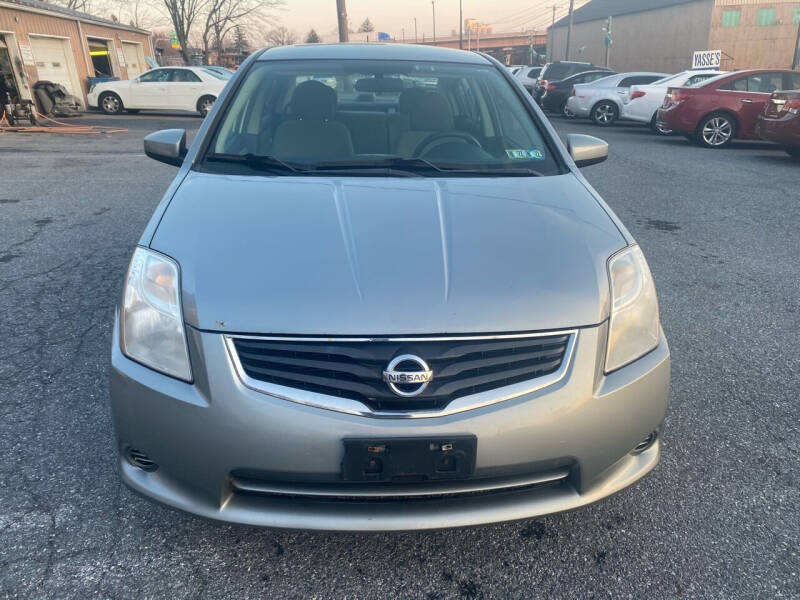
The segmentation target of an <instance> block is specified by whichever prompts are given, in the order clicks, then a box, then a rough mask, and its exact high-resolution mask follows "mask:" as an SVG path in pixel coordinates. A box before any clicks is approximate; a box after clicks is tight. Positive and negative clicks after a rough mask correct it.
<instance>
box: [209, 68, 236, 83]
mask: <svg viewBox="0 0 800 600" xmlns="http://www.w3.org/2000/svg"><path fill="white" fill-rule="evenodd" d="M203 71H205V72H206V73H208V74H209V75H211V76H212V77H216V78H217V79H222V80H227V79H230V78H231V77H233V73H231V72H230V71H228V70H227V69H223V68H219V69H214V68H211V67H205V68H204V69H203Z"/></svg>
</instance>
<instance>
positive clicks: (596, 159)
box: [567, 133, 608, 168]
mask: <svg viewBox="0 0 800 600" xmlns="http://www.w3.org/2000/svg"><path fill="white" fill-rule="evenodd" d="M567 150H569V155H570V156H571V157H572V160H574V161H575V164H576V165H577V166H578V167H579V168H580V167H588V166H589V165H596V164H597V163H601V162H603V161H604V160H605V159H607V158H608V144H607V143H606V142H605V141H604V140H601V139H600V138H596V137H594V136H591V135H582V134H580V133H570V134H569V135H568V136H567Z"/></svg>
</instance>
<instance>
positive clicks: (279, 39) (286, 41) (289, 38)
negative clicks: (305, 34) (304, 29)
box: [264, 25, 298, 46]
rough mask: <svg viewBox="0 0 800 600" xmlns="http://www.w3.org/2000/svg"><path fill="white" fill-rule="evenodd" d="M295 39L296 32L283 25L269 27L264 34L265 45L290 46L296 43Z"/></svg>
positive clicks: (296, 37)
mask: <svg viewBox="0 0 800 600" xmlns="http://www.w3.org/2000/svg"><path fill="white" fill-rule="evenodd" d="M297 40H298V36H297V32H296V31H291V30H290V29H288V28H287V27H284V26H283V25H280V26H278V27H275V28H274V29H270V30H269V31H268V32H267V33H266V35H265V36H264V43H265V44H266V45H267V46H291V45H292V44H296V43H297Z"/></svg>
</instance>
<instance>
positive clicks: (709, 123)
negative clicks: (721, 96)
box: [696, 113, 736, 148]
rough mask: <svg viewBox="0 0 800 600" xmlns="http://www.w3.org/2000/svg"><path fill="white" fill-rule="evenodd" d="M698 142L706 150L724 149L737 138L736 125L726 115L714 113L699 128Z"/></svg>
mask: <svg viewBox="0 0 800 600" xmlns="http://www.w3.org/2000/svg"><path fill="white" fill-rule="evenodd" d="M696 137H697V142H698V143H699V144H700V145H701V146H705V147H706V148H722V147H723V146H727V145H728V144H729V143H730V142H731V140H733V139H734V138H735V137H736V123H735V122H734V120H733V118H731V117H730V116H728V115H726V114H725V113H712V114H710V115H708V116H707V117H706V118H704V119H703V120H702V121H700V124H699V125H698V126H697V135H696Z"/></svg>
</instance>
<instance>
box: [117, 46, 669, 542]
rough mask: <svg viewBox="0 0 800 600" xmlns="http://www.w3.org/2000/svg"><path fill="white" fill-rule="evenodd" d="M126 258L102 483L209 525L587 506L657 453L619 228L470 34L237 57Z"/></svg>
mask: <svg viewBox="0 0 800 600" xmlns="http://www.w3.org/2000/svg"><path fill="white" fill-rule="evenodd" d="M185 139H186V138H185V132H184V131H183V130H167V131H162V132H157V133H155V134H152V135H150V136H148V138H147V139H146V140H145V152H146V153H147V154H148V155H149V156H151V157H152V158H155V159H157V160H160V161H162V162H165V163H168V164H172V165H176V166H179V167H180V169H179V171H178V173H177V175H176V177H175V180H174V181H173V183H172V185H171V186H170V188H169V190H167V192H166V194H165V196H164V198H163V200H162V202H161V203H160V204H159V206H158V207H157V209H156V211H155V213H154V214H153V216H152V218H151V220H150V222H149V224H148V225H147V227H146V229H145V231H144V233H143V234H142V237H141V239H140V240H139V244H138V246H137V247H136V249H135V251H134V253H133V256H132V258H131V261H130V266H129V268H128V271H127V274H126V276H125V283H124V291H123V294H122V298H121V301H120V306H119V307H118V310H117V314H116V320H115V324H114V329H113V331H114V335H113V344H112V348H111V363H112V368H111V405H112V409H113V420H114V425H115V429H116V435H117V442H118V452H119V456H118V466H119V472H120V474H121V477H122V479H123V481H124V482H125V483H126V484H127V485H129V486H130V487H132V488H133V489H134V490H136V491H138V492H140V493H142V494H143V495H145V496H147V497H149V498H152V499H154V500H157V501H159V502H163V503H165V504H168V505H170V506H173V507H176V508H179V509H182V510H185V511H189V512H191V513H194V514H197V515H202V516H205V517H209V518H212V519H218V520H222V521H228V522H235V523H244V524H250V525H262V526H271V527H287V528H300V529H325V530H351V531H372V530H408V529H435V528H442V527H458V526H468V525H476V524H481V523H489V522H494V521H505V520H511V519H523V518H530V517H536V516H539V515H544V514H548V513H552V512H557V511H563V510H569V509H574V508H578V507H581V506H585V505H588V504H591V503H592V502H595V501H597V500H600V499H601V498H604V497H607V496H609V495H611V494H613V493H615V492H617V491H619V490H621V489H623V488H625V487H626V486H628V485H630V484H632V483H634V482H635V481H637V480H638V479H640V478H641V477H643V476H644V475H645V474H647V473H648V472H649V471H650V470H651V469H653V468H654V467H655V465H656V463H657V462H658V459H659V452H660V437H659V432H660V429H661V426H662V423H663V420H664V416H665V411H666V407H667V397H668V392H669V376H670V355H669V349H668V346H667V341H666V339H665V338H664V334H663V331H662V330H661V326H660V322H659V311H658V302H657V298H656V292H655V287H654V284H653V278H652V276H651V274H650V270H649V268H648V265H647V262H646V261H645V258H644V255H643V254H642V251H641V250H640V248H639V247H638V246H637V245H636V243H635V241H634V240H633V237H632V236H631V234H630V233H629V232H628V231H627V230H626V229H625V227H624V226H623V225H622V223H620V221H619V219H618V218H617V217H616V216H615V215H614V214H613V212H612V211H611V209H610V208H609V207H608V205H606V204H605V202H603V200H602V199H601V198H600V197H599V195H598V194H597V192H596V191H595V190H593V189H592V187H591V186H590V185H589V184H588V183H587V182H586V180H585V179H584V178H583V177H582V175H581V173H580V171H579V170H578V168H579V167H582V166H588V165H591V164H595V163H598V162H602V161H603V160H605V158H606V157H607V155H608V149H607V146H606V144H605V143H604V142H602V141H601V140H598V139H597V138H591V137H588V136H582V135H570V136H568V140H567V147H566V148H565V147H564V146H563V145H562V144H561V142H560V141H559V139H558V137H557V135H556V133H555V132H554V130H553V129H552V128H551V127H550V125H549V123H548V121H547V119H546V118H544V116H543V115H542V113H541V111H540V110H539V109H538V107H536V106H535V105H534V103H533V102H532V100H531V98H530V96H529V95H528V94H527V93H525V91H524V89H523V88H522V86H521V85H519V83H518V82H517V81H516V80H515V79H514V78H513V77H512V76H511V75H509V74H508V73H507V72H506V70H505V69H504V68H503V67H502V65H500V64H499V63H498V62H496V61H495V60H493V59H491V58H489V57H486V56H483V55H480V54H476V53H469V52H460V51H456V50H447V49H442V48H432V47H425V46H410V45H409V46H406V45H400V46H394V45H389V44H378V45H369V44H358V45H347V44H341V45H322V44H313V45H306V46H297V47H283V48H275V49H271V50H267V51H260V52H256V53H254V54H253V55H252V56H251V57H250V58H249V59H248V60H247V61H246V62H245V64H244V65H243V66H242V67H241V68H240V69H239V70H238V71H237V73H236V75H235V76H234V78H233V79H232V80H231V84H230V85H229V86H228V87H227V88H226V90H225V92H224V93H223V94H222V95H221V97H220V98H219V100H218V101H217V102H216V103H215V105H214V108H213V110H212V112H211V114H210V115H209V118H208V119H206V120H205V122H204V123H203V126H202V127H201V129H200V131H199V133H198V135H197V137H196V138H195V140H194V142H193V143H192V145H191V147H190V148H189V149H188V150H187V149H186V146H185Z"/></svg>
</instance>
